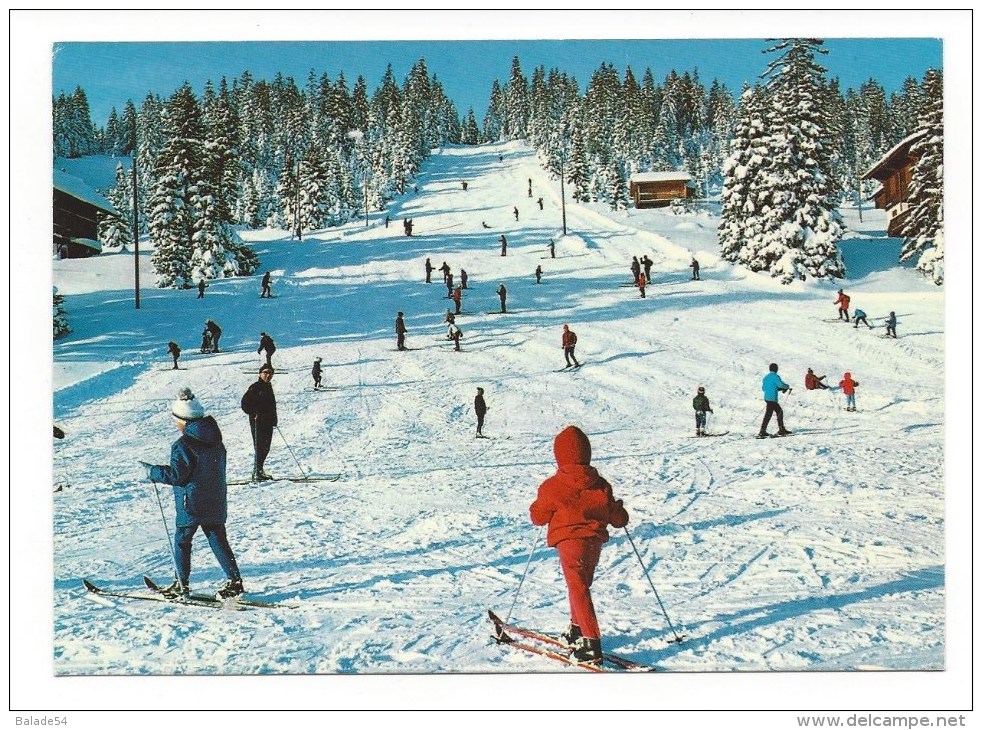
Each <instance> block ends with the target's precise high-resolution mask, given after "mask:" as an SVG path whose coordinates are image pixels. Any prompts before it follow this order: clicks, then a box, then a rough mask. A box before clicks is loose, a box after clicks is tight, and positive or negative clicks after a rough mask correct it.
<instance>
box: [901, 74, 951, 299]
mask: <svg viewBox="0 0 982 730" xmlns="http://www.w3.org/2000/svg"><path fill="white" fill-rule="evenodd" d="M922 109H923V112H922V115H921V119H920V125H919V127H918V131H919V132H922V136H921V137H920V138H919V139H918V140H917V141H916V142H915V143H914V144H913V145H912V146H911V149H910V153H911V155H912V156H914V157H916V158H917V162H915V163H914V169H913V171H912V173H911V179H910V188H909V190H908V200H909V201H910V213H909V214H908V217H907V220H906V221H905V222H904V231H903V234H904V244H903V248H902V249H901V252H900V260H901V261H906V260H907V259H910V258H913V257H914V256H917V257H918V259H917V268H918V270H920V271H922V272H923V273H924V275H925V276H928V277H930V278H931V280H932V281H933V282H934V283H935V284H937V285H938V286H940V285H942V284H943V283H944V79H943V77H942V74H941V71H939V70H937V69H928V71H927V73H925V74H924V104H923V107H922Z"/></svg>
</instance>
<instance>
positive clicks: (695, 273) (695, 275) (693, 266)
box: [689, 256, 699, 281]
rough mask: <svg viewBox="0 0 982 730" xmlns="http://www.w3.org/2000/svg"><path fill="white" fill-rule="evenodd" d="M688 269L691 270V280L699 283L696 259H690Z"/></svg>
mask: <svg viewBox="0 0 982 730" xmlns="http://www.w3.org/2000/svg"><path fill="white" fill-rule="evenodd" d="M689 268H690V269H692V279H693V280H694V281H699V262H698V261H696V257H695V256H693V257H692V263H691V264H689Z"/></svg>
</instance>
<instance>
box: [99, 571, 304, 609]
mask: <svg viewBox="0 0 982 730" xmlns="http://www.w3.org/2000/svg"><path fill="white" fill-rule="evenodd" d="M143 582H144V584H146V587H147V588H148V589H149V590H150V592H149V593H133V592H130V591H114V590H109V589H106V588H102V587H100V586H97V585H95V584H94V583H93V582H92V581H90V580H87V579H85V578H83V579H82V585H83V586H85V590H87V591H88V592H89V593H91V594H93V595H96V596H102V597H104V598H117V599H123V600H131V601H154V602H157V603H170V604H172V605H175V606H192V607H196V608H211V609H219V610H232V611H241V610H249V609H255V608H297V606H295V605H290V604H286V603H276V602H274V601H261V600H258V599H254V598H244V597H242V596H236V597H235V598H229V599H221V598H218V597H217V596H209V595H206V594H203V593H192V594H191V595H189V596H186V597H181V598H172V597H170V596H167V595H165V594H164V589H163V588H162V587H160V586H159V585H157V584H156V583H155V582H154V581H153V580H152V579H151V578H150V577H148V576H143Z"/></svg>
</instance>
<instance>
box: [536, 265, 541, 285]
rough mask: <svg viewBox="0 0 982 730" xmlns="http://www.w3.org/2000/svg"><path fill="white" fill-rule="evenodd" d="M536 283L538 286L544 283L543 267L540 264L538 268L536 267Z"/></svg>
mask: <svg viewBox="0 0 982 730" xmlns="http://www.w3.org/2000/svg"><path fill="white" fill-rule="evenodd" d="M535 283H536V284H541V283H542V265H541V264H539V265H538V266H536V267H535Z"/></svg>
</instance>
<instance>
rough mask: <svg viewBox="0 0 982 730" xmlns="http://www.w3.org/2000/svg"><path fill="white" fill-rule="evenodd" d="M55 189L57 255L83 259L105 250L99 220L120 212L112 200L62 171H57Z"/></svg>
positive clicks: (55, 240) (53, 218)
mask: <svg viewBox="0 0 982 730" xmlns="http://www.w3.org/2000/svg"><path fill="white" fill-rule="evenodd" d="M53 189H54V193H53V211H52V212H53V215H52V223H53V226H52V228H53V231H52V233H53V237H52V242H53V244H54V254H55V255H56V256H59V257H61V258H84V257H86V256H94V255H96V254H98V253H102V244H101V243H100V242H99V221H100V219H101V218H103V217H105V216H107V215H115V216H118V215H119V213H118V212H117V210H116V209H115V208H114V207H113V205H112V203H110V202H109V201H108V200H106V199H105V198H103V197H102V196H101V195H99V194H98V193H97V192H96V191H95V190H93V189H91V188H90V187H89V186H87V185H86V184H85V183H84V182H83V181H82V180H80V179H79V178H77V177H75V176H73V175H69V174H68V173H66V172H64V171H62V170H55V171H54V181H53Z"/></svg>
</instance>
